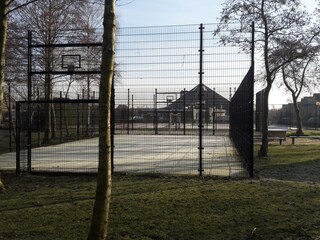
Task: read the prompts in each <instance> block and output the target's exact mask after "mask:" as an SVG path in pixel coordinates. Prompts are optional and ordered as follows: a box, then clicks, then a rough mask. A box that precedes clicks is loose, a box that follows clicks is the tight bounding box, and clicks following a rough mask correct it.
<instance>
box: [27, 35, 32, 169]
mask: <svg viewBox="0 0 320 240" xmlns="http://www.w3.org/2000/svg"><path fill="white" fill-rule="evenodd" d="M31 41H32V33H31V31H28V104H27V113H28V114H27V118H28V119H27V126H28V140H27V142H28V144H27V171H28V172H31V108H30V101H31V94H32V90H31V88H32V83H31V77H32V75H31V74H32V66H31V64H32V49H31Z"/></svg>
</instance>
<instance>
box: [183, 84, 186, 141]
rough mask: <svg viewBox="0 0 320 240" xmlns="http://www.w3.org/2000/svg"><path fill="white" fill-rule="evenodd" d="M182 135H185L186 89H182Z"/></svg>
mask: <svg viewBox="0 0 320 240" xmlns="http://www.w3.org/2000/svg"><path fill="white" fill-rule="evenodd" d="M183 135H186V89H185V88H184V89H183Z"/></svg>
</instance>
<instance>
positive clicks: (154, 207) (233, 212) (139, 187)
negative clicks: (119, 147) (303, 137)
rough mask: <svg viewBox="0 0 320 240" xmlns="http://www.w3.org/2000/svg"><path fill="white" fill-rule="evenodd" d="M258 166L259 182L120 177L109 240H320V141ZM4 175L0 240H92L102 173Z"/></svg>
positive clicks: (276, 149) (279, 151)
mask: <svg viewBox="0 0 320 240" xmlns="http://www.w3.org/2000/svg"><path fill="white" fill-rule="evenodd" d="M256 149H257V148H256ZM256 169H257V174H256V176H257V177H256V178H255V179H253V180H250V179H247V180H243V179H242V180H230V179H214V178H199V177H174V176H171V177H168V176H135V175H126V176H119V175H118V176H114V178H113V182H114V185H113V197H112V203H111V215H110V225H109V239H114V240H115V239H125V240H130V239H145V240H146V239H186V240H187V239H188V240H189V239H197V240H198V239H200V240H202V239H294V240H296V239H314V240H315V239H320V176H319V172H320V145H319V144H317V143H315V144H313V145H309V144H308V145H306V144H303V143H301V144H296V145H290V144H285V145H282V146H280V145H278V144H274V145H272V144H271V146H270V157H269V158H268V159H256ZM3 181H4V183H5V184H6V186H7V190H6V191H5V192H4V193H1V194H0V239H4V240H7V239H8V240H11V239H22V240H28V239H40V240H41V239H50V240H51V239H59V240H60V239H85V238H86V234H87V232H88V228H89V224H90V218H91V212H92V207H93V199H94V194H95V177H94V176H59V177H57V176H56V177H45V176H35V175H23V176H21V177H19V178H15V176H14V175H13V173H11V172H4V173H3Z"/></svg>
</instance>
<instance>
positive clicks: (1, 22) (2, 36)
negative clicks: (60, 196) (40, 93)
mask: <svg viewBox="0 0 320 240" xmlns="http://www.w3.org/2000/svg"><path fill="white" fill-rule="evenodd" d="M7 4H8V0H2V1H0V51H1V53H0V123H1V122H2V106H3V83H4V74H5V73H4V71H5V64H6V62H5V59H6V41H7V29H8V16H7V11H8V8H7ZM0 182H1V180H0Z"/></svg>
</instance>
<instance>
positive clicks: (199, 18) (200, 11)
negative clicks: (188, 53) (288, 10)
mask: <svg viewBox="0 0 320 240" xmlns="http://www.w3.org/2000/svg"><path fill="white" fill-rule="evenodd" d="M223 2H224V0H134V1H133V0H121V1H119V2H118V5H119V6H118V7H117V13H118V14H117V15H118V16H117V17H118V21H119V24H120V27H141V26H166V25H185V24H199V23H217V22H218V20H217V18H218V17H219V15H220V12H221V10H222V3H223ZM127 3H128V4H127ZM302 3H303V4H304V5H305V6H306V7H307V10H308V11H310V12H312V11H313V10H314V9H315V7H316V3H315V0H302ZM121 5H122V6H121ZM260 89H261V87H259V86H257V85H256V86H255V92H257V91H258V90H260ZM288 99H290V96H289V95H286V94H285V92H284V90H279V89H278V88H277V87H276V86H274V87H273V90H272V92H271V94H270V98H269V102H270V104H282V103H286V102H287V100H288Z"/></svg>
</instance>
